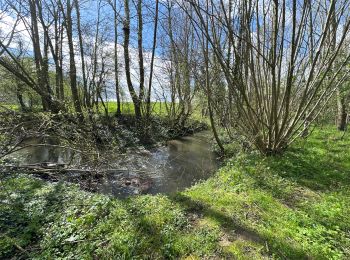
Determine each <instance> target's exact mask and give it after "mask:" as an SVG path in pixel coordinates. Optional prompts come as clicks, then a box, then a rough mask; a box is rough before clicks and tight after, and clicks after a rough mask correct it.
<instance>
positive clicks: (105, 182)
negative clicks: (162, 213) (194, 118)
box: [14, 131, 218, 198]
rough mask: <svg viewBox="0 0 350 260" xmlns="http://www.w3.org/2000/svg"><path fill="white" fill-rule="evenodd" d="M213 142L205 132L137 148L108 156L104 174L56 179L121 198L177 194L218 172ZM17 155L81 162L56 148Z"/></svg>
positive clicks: (73, 174)
mask: <svg viewBox="0 0 350 260" xmlns="http://www.w3.org/2000/svg"><path fill="white" fill-rule="evenodd" d="M210 139H211V133H210V132H208V131H203V132H200V133H197V134H195V135H193V136H188V137H182V138H179V139H176V140H171V141H168V142H167V145H166V146H160V147H158V148H153V149H151V150H143V149H142V150H140V149H136V150H130V151H128V152H127V153H125V154H118V155H109V157H108V164H107V165H106V166H105V167H104V169H103V171H101V172H103V173H99V174H98V175H96V174H91V173H84V172H83V171H78V172H74V171H71V172H69V171H68V172H65V173H60V174H59V175H57V180H62V179H63V180H65V181H69V182H74V183H79V184H80V185H81V186H82V187H83V188H85V189H88V190H92V191H96V192H100V193H103V194H107V195H112V196H115V197H121V198H123V197H128V196H130V195H134V194H157V193H164V194H169V193H174V192H176V191H180V190H183V189H185V188H187V187H190V186H192V185H193V184H195V183H196V182H198V181H200V180H205V179H207V178H208V177H210V176H211V175H212V173H213V172H214V171H215V170H216V169H217V167H218V161H217V159H216V155H215V154H214V153H213V152H212V149H211V144H210V142H209V140H210ZM35 141H36V140H32V142H35ZM14 156H15V157H16V159H17V161H20V163H21V164H36V163H42V162H45V163H47V162H51V163H59V164H69V163H72V162H74V163H81V158H80V156H79V154H76V153H74V152H73V151H71V150H69V149H62V148H57V147H30V148H26V149H24V150H22V151H20V152H18V153H16V154H15V155H14Z"/></svg>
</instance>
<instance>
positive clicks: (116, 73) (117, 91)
mask: <svg viewBox="0 0 350 260" xmlns="http://www.w3.org/2000/svg"><path fill="white" fill-rule="evenodd" d="M111 5H112V8H113V11H114V80H115V94H116V98H117V113H116V115H117V116H120V115H121V113H122V112H121V108H120V86H119V64H118V16H117V0H115V1H114V5H113V4H111Z"/></svg>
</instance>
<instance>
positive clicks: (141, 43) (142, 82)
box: [137, 0, 145, 102]
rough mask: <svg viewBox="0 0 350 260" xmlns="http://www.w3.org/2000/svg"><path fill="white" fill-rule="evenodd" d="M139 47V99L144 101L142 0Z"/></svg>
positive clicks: (139, 15)
mask: <svg viewBox="0 0 350 260" xmlns="http://www.w3.org/2000/svg"><path fill="white" fill-rule="evenodd" d="M137 20H138V26H137V27H138V28H137V48H138V53H139V70H140V94H139V100H140V102H143V99H144V96H145V66H144V61H143V46H142V45H143V18H142V0H138V1H137Z"/></svg>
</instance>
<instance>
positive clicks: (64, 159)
mask: <svg viewBox="0 0 350 260" xmlns="http://www.w3.org/2000/svg"><path fill="white" fill-rule="evenodd" d="M38 144H48V145H47V146H36V145H38ZM58 144H59V142H57V139H54V138H31V139H27V140H25V142H24V143H23V145H24V146H28V147H26V148H25V149H22V150H19V151H18V152H16V153H14V154H11V155H10V156H8V159H10V160H15V161H17V162H18V164H19V165H28V164H40V163H57V164H70V163H75V164H76V163H79V160H80V158H79V157H80V156H79V155H78V154H76V153H75V152H74V151H72V150H70V149H67V148H61V147H55V145H58ZM30 145H32V146H30Z"/></svg>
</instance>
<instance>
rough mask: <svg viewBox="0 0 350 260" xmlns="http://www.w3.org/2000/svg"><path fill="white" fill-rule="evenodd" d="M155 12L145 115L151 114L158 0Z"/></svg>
mask: <svg viewBox="0 0 350 260" xmlns="http://www.w3.org/2000/svg"><path fill="white" fill-rule="evenodd" d="M155 12H156V14H155V18H154V31H153V46H152V57H151V68H150V75H149V84H148V92H147V108H146V110H147V117H149V116H150V114H151V91H152V78H153V65H154V56H155V52H156V46H157V31H158V12H159V0H156V11H155Z"/></svg>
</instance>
